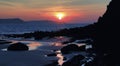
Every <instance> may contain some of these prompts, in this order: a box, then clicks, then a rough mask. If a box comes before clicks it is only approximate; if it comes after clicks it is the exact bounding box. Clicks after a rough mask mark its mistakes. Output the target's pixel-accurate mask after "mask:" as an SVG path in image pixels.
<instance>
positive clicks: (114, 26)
mask: <svg viewBox="0 0 120 66" xmlns="http://www.w3.org/2000/svg"><path fill="white" fill-rule="evenodd" d="M119 6H120V2H119V0H112V1H111V2H110V4H109V5H108V6H107V10H106V12H105V13H104V15H103V16H102V17H100V18H99V19H98V23H97V24H96V25H95V26H96V28H95V29H96V31H95V32H96V35H95V38H94V40H95V48H96V51H99V52H103V53H104V52H108V53H111V52H115V51H117V50H118V49H119V44H120V40H119V36H120V35H119V34H120V27H119V26H120V24H119V22H120V8H119Z"/></svg>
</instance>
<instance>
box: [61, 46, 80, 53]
mask: <svg viewBox="0 0 120 66" xmlns="http://www.w3.org/2000/svg"><path fill="white" fill-rule="evenodd" d="M73 51H79V47H78V46H77V45H75V44H70V45H67V46H65V47H63V48H62V49H61V52H62V53H63V54H67V53H70V52H73Z"/></svg>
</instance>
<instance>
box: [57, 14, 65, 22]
mask: <svg viewBox="0 0 120 66" xmlns="http://www.w3.org/2000/svg"><path fill="white" fill-rule="evenodd" d="M55 16H56V17H57V18H58V19H59V20H62V19H63V18H64V17H65V13H63V12H57V13H55Z"/></svg>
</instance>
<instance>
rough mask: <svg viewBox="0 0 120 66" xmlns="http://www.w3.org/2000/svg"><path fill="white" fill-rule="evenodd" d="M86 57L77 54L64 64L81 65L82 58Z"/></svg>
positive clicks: (68, 65) (65, 65)
mask: <svg viewBox="0 0 120 66" xmlns="http://www.w3.org/2000/svg"><path fill="white" fill-rule="evenodd" d="M84 58H85V57H84V56H82V55H76V56H74V57H73V58H72V59H70V60H68V61H67V62H65V63H63V65H62V66H81V60H83V59H84Z"/></svg>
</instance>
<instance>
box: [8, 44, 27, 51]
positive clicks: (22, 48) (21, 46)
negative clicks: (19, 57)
mask: <svg viewBox="0 0 120 66" xmlns="http://www.w3.org/2000/svg"><path fill="white" fill-rule="evenodd" d="M28 49H29V48H28V46H27V45H25V44H23V43H15V44H12V45H10V46H8V48H7V50H8V51H26V50H28Z"/></svg>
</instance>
